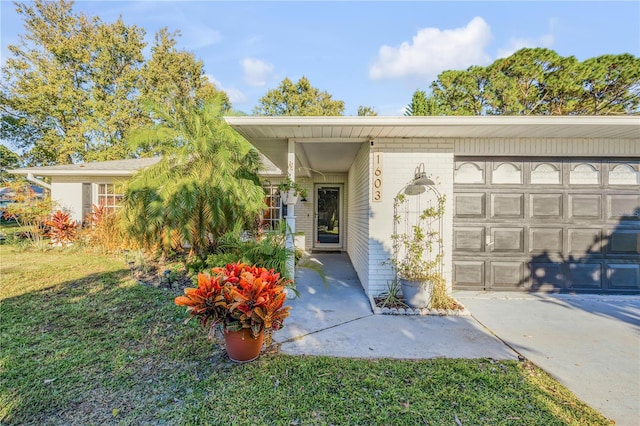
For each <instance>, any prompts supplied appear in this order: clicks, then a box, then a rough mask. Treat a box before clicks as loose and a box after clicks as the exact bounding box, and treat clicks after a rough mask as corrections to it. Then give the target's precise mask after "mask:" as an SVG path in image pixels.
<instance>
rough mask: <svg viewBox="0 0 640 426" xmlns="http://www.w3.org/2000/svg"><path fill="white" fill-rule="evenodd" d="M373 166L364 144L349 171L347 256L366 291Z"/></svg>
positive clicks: (367, 146) (366, 146)
mask: <svg viewBox="0 0 640 426" xmlns="http://www.w3.org/2000/svg"><path fill="white" fill-rule="evenodd" d="M370 162H371V160H370V154H369V144H368V143H363V144H362V146H361V147H360V151H358V154H357V156H356V158H355V160H354V162H353V164H352V165H351V168H350V169H349V175H348V186H349V192H348V193H347V200H348V201H347V211H348V212H349V220H348V222H347V230H348V235H349V238H348V245H347V246H348V249H347V253H348V254H349V257H350V258H351V263H352V264H353V267H354V269H355V270H356V273H357V274H358V278H360V283H361V284H362V287H363V288H364V289H365V291H367V289H368V285H369V213H370V210H369V198H370V191H369V182H370V180H369V173H370V171H369V169H370V167H369V165H370Z"/></svg>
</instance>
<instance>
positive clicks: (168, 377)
mask: <svg viewBox="0 0 640 426" xmlns="http://www.w3.org/2000/svg"><path fill="white" fill-rule="evenodd" d="M0 274H1V275H0V280H1V281H0V319H1V330H0V333H1V334H0V424H54V425H56V424H64V425H67V424H83V425H84V424H163V423H164V424H187V425H191V424H193V425H206V424H210V425H262V424H265V425H328V424H336V425H343V424H352V425H360V424H361V425H387V424H394V425H414V424H429V425H455V424H462V425H471V424H474V425H513V424H517V425H524V424H526V425H565V424H572V425H601V424H602V425H604V424H609V423H608V422H607V420H606V419H604V418H603V417H602V416H601V415H600V414H598V413H597V412H595V411H594V410H592V409H591V408H589V407H588V406H586V405H585V404H584V403H582V402H580V401H579V400H577V399H576V398H575V396H574V395H573V394H572V393H571V392H569V391H568V390H567V389H566V388H564V387H563V386H561V385H560V384H559V383H557V382H556V381H554V380H553V379H552V378H550V377H549V376H548V375H547V374H545V373H544V372H542V371H541V370H539V369H538V368H536V367H535V366H533V365H531V364H528V363H516V362H505V361H495V360H491V359H478V360H460V359H433V360H423V361H398V360H387V359H381V360H352V359H334V358H327V357H292V356H286V355H282V354H277V353H269V354H265V355H263V356H262V357H261V358H260V359H258V360H257V361H254V362H252V363H249V364H242V365H236V364H233V363H231V362H229V361H228V359H227V358H226V356H225V355H224V353H223V352H222V351H221V350H220V349H219V348H217V347H216V346H215V345H214V344H213V343H212V342H210V341H208V340H206V338H205V335H204V332H203V331H202V330H201V329H199V328H198V327H197V324H196V323H195V322H193V323H190V324H189V325H186V326H185V325H183V319H184V318H185V316H184V311H183V309H181V308H178V307H176V306H174V305H173V297H174V295H173V294H171V293H170V292H168V291H164V290H159V289H156V288H152V287H146V286H141V285H139V284H137V283H136V282H135V281H134V280H132V279H131V275H130V273H129V271H128V270H127V269H126V263H125V262H124V260H123V259H118V258H116V257H108V256H103V255H95V254H88V253H83V252H81V251H79V250H75V251H68V250H50V251H47V252H42V251H25V250H24V249H20V248H18V247H16V246H13V245H8V244H4V245H0Z"/></svg>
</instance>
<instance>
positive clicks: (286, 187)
mask: <svg viewBox="0 0 640 426" xmlns="http://www.w3.org/2000/svg"><path fill="white" fill-rule="evenodd" d="M278 189H279V190H280V198H281V199H282V203H283V204H295V203H297V202H298V198H299V197H302V198H307V189H306V188H303V187H302V186H300V185H298V184H297V183H296V182H294V181H292V180H291V178H290V177H289V176H287V177H285V178H284V180H283V181H282V182H280V184H279V185H278Z"/></svg>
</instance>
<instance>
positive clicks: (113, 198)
mask: <svg viewBox="0 0 640 426" xmlns="http://www.w3.org/2000/svg"><path fill="white" fill-rule="evenodd" d="M118 190H119V188H117V187H116V185H115V184H113V183H99V184H98V205H99V206H103V207H104V208H105V209H107V210H115V209H116V208H117V207H120V203H121V202H122V194H120V193H119V192H118Z"/></svg>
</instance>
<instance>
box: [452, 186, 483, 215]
mask: <svg viewBox="0 0 640 426" xmlns="http://www.w3.org/2000/svg"><path fill="white" fill-rule="evenodd" d="M454 200H455V217H457V218H463V217H464V218H475V219H484V217H485V205H486V202H485V194H484V192H480V193H478V192H476V193H460V194H455V196H454Z"/></svg>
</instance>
